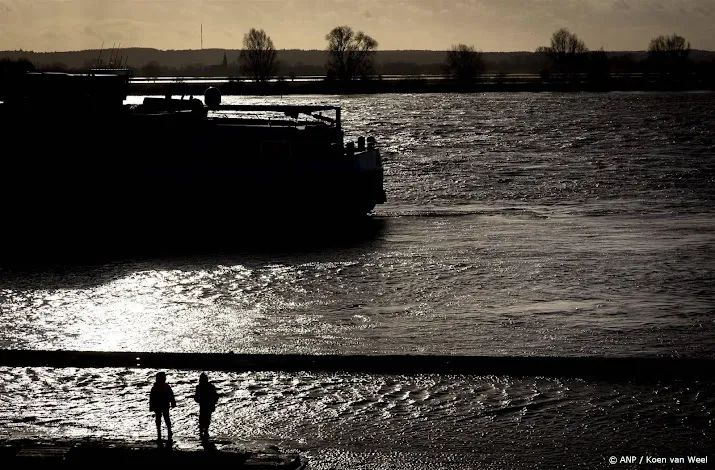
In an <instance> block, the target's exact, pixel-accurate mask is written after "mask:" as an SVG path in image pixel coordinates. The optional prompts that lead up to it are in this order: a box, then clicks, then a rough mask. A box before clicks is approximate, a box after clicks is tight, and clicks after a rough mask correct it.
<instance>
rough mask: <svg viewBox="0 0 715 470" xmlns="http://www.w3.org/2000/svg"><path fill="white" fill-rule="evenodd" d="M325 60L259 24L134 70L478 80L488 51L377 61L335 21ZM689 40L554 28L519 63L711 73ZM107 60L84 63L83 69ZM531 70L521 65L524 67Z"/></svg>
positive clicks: (368, 44) (551, 70)
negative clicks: (203, 53)
mask: <svg viewBox="0 0 715 470" xmlns="http://www.w3.org/2000/svg"><path fill="white" fill-rule="evenodd" d="M325 40H326V43H327V44H326V47H325V49H324V57H325V63H324V64H323V65H322V66H319V65H315V64H310V65H305V64H302V63H295V64H285V63H281V62H280V61H279V60H278V52H277V50H276V48H275V45H274V43H273V41H272V39H271V37H270V36H269V35H268V34H267V33H266V32H265V31H264V30H262V29H255V28H252V29H251V30H250V31H249V32H247V33H246V34H245V35H244V37H243V48H242V49H241V50H240V54H239V55H238V57H237V58H236V60H235V61H229V60H228V57H227V56H226V53H225V52H224V56H223V61H222V62H221V63H219V64H215V65H208V66H207V65H204V64H193V65H191V64H190V65H186V66H184V67H182V68H180V69H170V68H168V67H164V66H162V65H161V64H159V63H158V62H156V61H151V62H148V63H146V64H144V65H142V66H140V67H133V68H132V71H133V72H134V74H135V75H138V76H145V77H159V76H164V75H172V74H173V75H183V76H198V75H208V76H222V77H226V76H229V77H231V76H233V77H236V80H238V79H239V77H243V78H247V79H249V80H251V81H255V82H257V83H265V82H266V81H268V80H271V79H273V78H282V79H285V80H290V79H292V78H295V77H297V76H302V75H320V76H324V77H325V79H326V80H328V81H343V82H348V81H353V80H370V79H376V78H379V77H380V75H381V74H396V75H399V74H414V75H419V74H429V75H445V76H447V77H450V78H451V79H452V80H454V81H455V82H459V83H464V84H468V83H473V82H475V81H478V80H479V78H480V76H481V75H482V74H484V73H485V70H486V63H485V60H484V56H483V53H482V52H481V51H479V50H476V49H475V47H474V46H473V45H467V44H457V45H453V46H452V47H451V48H450V49H449V50H448V51H446V53H445V55H444V59H443V62H441V63H433V64H419V65H418V64H410V63H404V62H402V63H387V64H380V65H379V66H377V65H376V63H375V54H376V51H377V48H378V45H379V44H378V42H377V40H375V39H374V38H372V37H371V36H369V35H368V34H366V33H364V32H362V31H354V30H353V29H352V28H351V27H349V26H338V27H335V28H333V29H332V30H330V31H329V32H328V33H327V34H326V35H325ZM689 54H690V43H689V42H688V41H687V40H686V39H685V38H683V37H682V36H679V35H676V34H673V35H670V36H658V37H656V38H653V39H652V40H651V41H650V43H649V45H648V49H647V55H646V57H645V58H644V59H642V60H635V59H633V58H632V57H631V56H629V55H627V54H624V55H614V54H613V53H611V54H607V53H606V52H605V51H604V50H603V49H602V48H601V49H599V50H595V51H591V50H589V48H588V47H587V46H586V44H585V43H584V41H583V40H581V39H580V38H579V37H578V36H577V35H576V34H574V33H572V32H571V31H569V30H568V29H566V28H561V29H559V30H557V31H556V32H554V33H553V35H552V36H551V38H550V44H549V45H548V46H540V47H538V48H537V49H536V51H535V54H534V56H535V57H534V58H530V59H529V60H528V63H526V64H522V68H523V69H527V70H528V72H531V73H539V74H540V75H541V78H542V80H548V81H580V80H584V79H586V80H589V81H599V80H605V79H607V77H608V76H609V75H610V74H613V73H616V74H633V73H639V74H644V75H647V74H652V75H658V76H660V77H669V78H673V77H683V76H687V75H688V74H693V73H699V72H702V73H703V74H707V75H709V76H710V75H712V73H713V69H715V62H714V61H713V60H711V61H710V63H697V64H696V63H694V61H692V60H690V58H689ZM97 65H99V66H101V65H106V64H104V63H101V61H98V62H91V61H90V62H87V63H86V64H85V66H86V68H89V67H92V66H97ZM490 66H491V67H492V72H503V71H504V69H505V68H506V67H508V65H506V64H496V65H495V64H490ZM41 69H42V70H43V71H73V70H70V69H69V68H68V67H66V66H64V65H63V64H60V63H55V64H45V65H43V66H42V67H41ZM527 70H521V72H526V71H527Z"/></svg>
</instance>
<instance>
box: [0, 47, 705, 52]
mask: <svg viewBox="0 0 715 470" xmlns="http://www.w3.org/2000/svg"><path fill="white" fill-rule="evenodd" d="M129 49H146V50H154V51H159V52H190V51H195V52H205V51H212V50H216V51H240V50H241V49H240V48H225V47H211V48H203V49H159V48H156V47H144V46H131V47H123V48H121V50H129ZM100 50H103V49H102V48H95V49H72V50H56V51H35V50H25V49H5V50H2V51H0V52H28V53H33V54H63V53H71V52H95V51H100ZM448 50H449V49H382V50H377V51H375V52H447V51H448ZM600 50H601V49H590V50H589V52H597V51H600ZM280 51H300V52H327V49H276V52H280ZM603 51H604V52H648V51H647V49H612V50H606V49H604V50H603ZM690 51H691V52H692V51H698V52H713V53H715V50H710V49H695V48H692V49H690ZM477 52H481V53H483V54H525V53H529V54H535V53H536V50H517V51H484V50H479V49H477Z"/></svg>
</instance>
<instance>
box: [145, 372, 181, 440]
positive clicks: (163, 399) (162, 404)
mask: <svg viewBox="0 0 715 470" xmlns="http://www.w3.org/2000/svg"><path fill="white" fill-rule="evenodd" d="M169 406H171V408H174V407H176V400H175V399H174V391H173V390H172V389H171V386H170V385H169V384H168V383H166V373H164V372H157V374H156V382H154V386H152V387H151V392H150V393H149V411H153V412H154V415H155V417H156V437H157V440H158V441H161V417H162V416H163V417H164V423H166V430H167V431H168V432H167V438H168V440H171V438H172V433H171V417H169Z"/></svg>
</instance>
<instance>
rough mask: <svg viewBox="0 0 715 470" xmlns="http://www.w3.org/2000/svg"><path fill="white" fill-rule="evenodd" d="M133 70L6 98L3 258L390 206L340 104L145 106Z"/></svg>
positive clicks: (13, 88)
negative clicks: (136, 97) (131, 87)
mask: <svg viewBox="0 0 715 470" xmlns="http://www.w3.org/2000/svg"><path fill="white" fill-rule="evenodd" d="M128 84H129V77H128V74H125V73H121V71H92V72H90V73H87V74H64V73H26V74H23V75H22V76H17V77H15V78H14V79H13V80H11V81H7V80H6V81H5V83H4V84H3V87H2V93H0V101H2V103H0V126H1V128H2V131H3V134H4V141H5V145H4V151H3V152H2V153H3V156H2V172H1V173H0V197H2V201H3V210H2V216H0V217H1V218H2V220H3V222H4V225H5V232H6V233H5V235H6V236H5V237H4V238H5V239H6V242H5V250H4V251H6V252H7V251H13V249H14V248H13V247H20V246H25V245H27V242H28V241H29V240H32V242H31V244H32V246H34V248H36V249H40V248H43V247H46V246H48V244H49V245H53V246H54V247H53V248H52V249H51V250H50V251H55V250H57V249H62V247H70V246H72V247H75V248H76V247H77V246H79V247H86V246H88V244H96V243H101V244H105V245H106V244H123V243H124V244H128V243H130V241H131V243H133V244H134V245H136V244H142V243H143V241H149V240H150V239H153V240H154V241H155V242H156V243H163V242H165V241H166V240H169V239H170V240H171V241H172V242H173V243H178V244H180V243H181V240H182V239H185V238H190V239H196V238H197V237H204V238H209V239H213V240H217V239H222V238H228V239H232V238H235V236H236V235H237V234H239V233H243V234H245V233H246V231H255V230H256V228H260V227H266V226H271V227H273V228H275V227H278V226H280V227H282V229H285V228H286V224H288V226H289V227H290V228H288V229H287V231H288V232H289V233H290V232H295V231H296V230H297V231H300V230H302V229H303V228H305V227H309V226H312V225H314V224H315V223H316V222H319V223H320V225H323V226H324V225H326V224H333V223H337V222H342V221H349V220H355V219H359V218H364V217H365V216H366V215H368V214H370V213H371V211H373V209H374V208H375V206H376V205H377V204H382V203H384V202H385V200H386V196H385V191H384V188H383V166H382V160H381V156H380V150H379V148H378V146H377V144H376V142H375V139H374V138H373V137H371V136H366V137H360V138H359V139H358V141H357V142H347V143H346V142H344V131H343V128H342V116H341V109H340V108H339V107H336V106H293V105H275V106H274V105H270V106H269V105H265V106H264V105H229V104H223V103H222V102H221V101H222V97H221V94H220V91H219V90H218V89H216V88H208V89H207V90H206V93H205V94H204V99H203V100H200V99H197V98H193V97H186V96H185V97H181V98H174V97H171V96H167V97H159V98H157V97H146V98H144V99H143V102H141V103H140V104H135V105H130V104H126V103H125V101H126V98H127V94H128V93H127V92H128Z"/></svg>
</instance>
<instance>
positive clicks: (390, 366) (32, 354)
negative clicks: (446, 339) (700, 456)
mask: <svg viewBox="0 0 715 470" xmlns="http://www.w3.org/2000/svg"><path fill="white" fill-rule="evenodd" d="M0 366H12V367H43V366H46V367H130V368H150V369H189V370H214V371H287V372H295V371H322V372H348V373H374V374H430V373H437V374H465V375H510V376H544V377H580V378H607V379H625V380H631V379H632V380H651V379H652V380H661V379H680V378H687V379H712V378H713V377H714V376H715V359H708V358H674V357H552V356H527V357H514V356H428V355H381V356H374V355H300V354H233V353H225V354H223V353H164V352H155V353H147V352H102V351H59V350H58V351H37V350H9V349H3V350H0Z"/></svg>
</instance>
